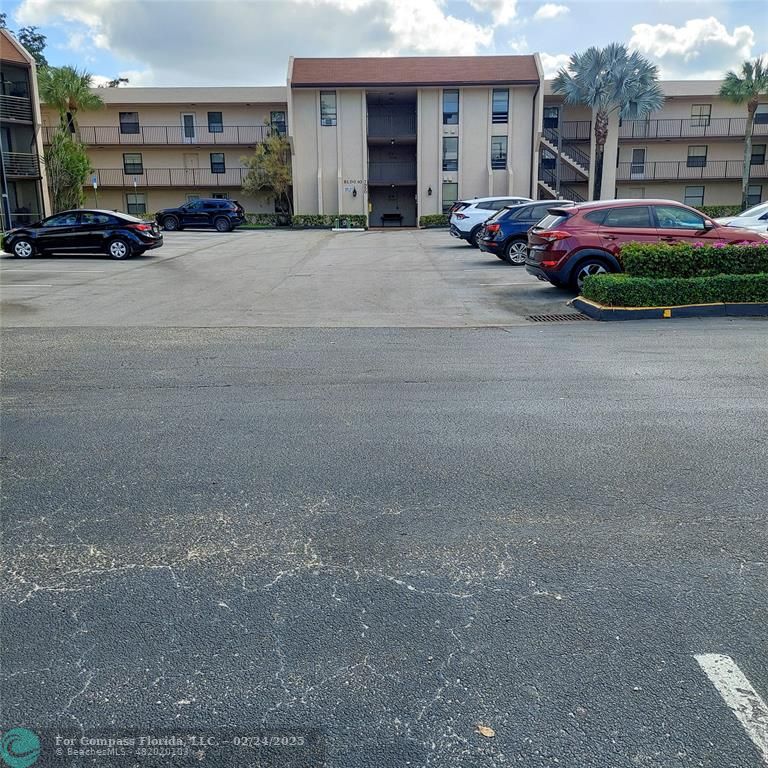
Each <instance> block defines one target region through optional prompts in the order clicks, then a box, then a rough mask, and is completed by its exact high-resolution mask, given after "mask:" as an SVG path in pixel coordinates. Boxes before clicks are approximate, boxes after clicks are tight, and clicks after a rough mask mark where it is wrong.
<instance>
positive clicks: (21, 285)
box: [2, 283, 53, 288]
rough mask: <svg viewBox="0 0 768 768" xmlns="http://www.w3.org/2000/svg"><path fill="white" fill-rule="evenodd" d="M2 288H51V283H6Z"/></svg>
mask: <svg viewBox="0 0 768 768" xmlns="http://www.w3.org/2000/svg"><path fill="white" fill-rule="evenodd" d="M2 287H3V288H53V283H8V284H7V285H3V286H2Z"/></svg>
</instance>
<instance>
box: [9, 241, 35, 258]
mask: <svg viewBox="0 0 768 768" xmlns="http://www.w3.org/2000/svg"><path fill="white" fill-rule="evenodd" d="M34 253H35V248H34V246H33V245H32V243H31V242H30V241H29V240H27V239H26V238H25V237H22V238H21V239H20V240H17V241H16V242H15V243H14V244H13V255H14V256H15V257H16V258H17V259H29V258H31V257H32V256H33V255H34Z"/></svg>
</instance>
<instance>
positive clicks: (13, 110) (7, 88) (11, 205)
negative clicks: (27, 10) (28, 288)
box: [0, 29, 50, 230]
mask: <svg viewBox="0 0 768 768" xmlns="http://www.w3.org/2000/svg"><path fill="white" fill-rule="evenodd" d="M0 42H1V43H2V45H0V192H1V193H2V205H1V206H0V213H1V214H2V219H1V220H0V221H1V223H2V229H4V230H5V229H10V228H11V227H14V226H20V225H22V224H26V223H29V222H30V221H36V220H37V219H39V218H40V217H41V216H42V215H44V214H45V212H46V211H48V209H49V207H50V206H49V205H48V188H47V185H46V183H45V176H44V168H43V165H42V163H41V162H40V158H41V155H42V141H41V130H40V100H39V98H38V95H37V76H36V70H35V60H34V59H33V58H32V57H31V56H30V55H29V53H27V51H26V50H25V49H24V47H23V46H22V45H21V44H20V43H19V42H18V41H17V40H16V39H15V38H14V37H13V35H11V34H10V33H9V32H8V30H6V29H0Z"/></svg>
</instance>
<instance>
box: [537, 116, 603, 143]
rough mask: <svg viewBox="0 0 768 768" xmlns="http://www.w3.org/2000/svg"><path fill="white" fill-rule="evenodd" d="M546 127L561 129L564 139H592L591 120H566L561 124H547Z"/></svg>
mask: <svg viewBox="0 0 768 768" xmlns="http://www.w3.org/2000/svg"><path fill="white" fill-rule="evenodd" d="M545 122H546V121H545ZM553 122H554V121H553ZM544 127H545V130H546V129H548V128H554V129H555V130H559V131H560V134H561V135H562V137H563V141H590V140H591V139H592V123H591V122H590V121H589V120H564V121H563V122H562V123H560V125H559V126H557V125H549V126H547V125H545V126H544Z"/></svg>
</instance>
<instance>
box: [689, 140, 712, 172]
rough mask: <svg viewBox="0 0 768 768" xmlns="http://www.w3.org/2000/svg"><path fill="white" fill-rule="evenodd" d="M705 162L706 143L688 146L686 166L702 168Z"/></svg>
mask: <svg viewBox="0 0 768 768" xmlns="http://www.w3.org/2000/svg"><path fill="white" fill-rule="evenodd" d="M706 164H707V147H706V145H701V146H694V147H688V162H687V164H686V165H687V166H688V168H704V167H705V166H706Z"/></svg>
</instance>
